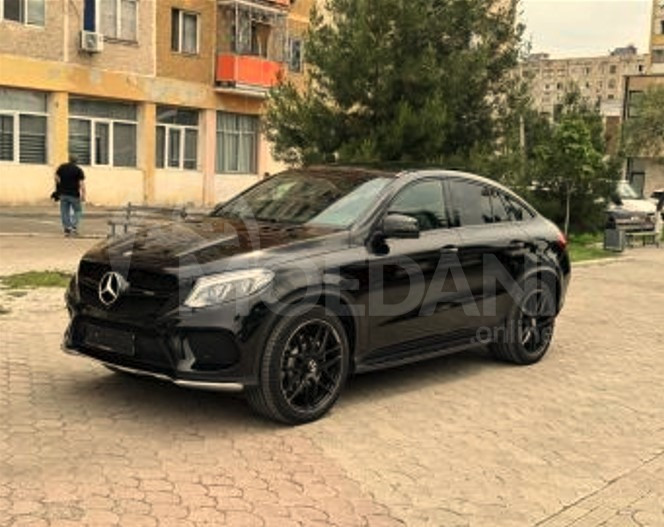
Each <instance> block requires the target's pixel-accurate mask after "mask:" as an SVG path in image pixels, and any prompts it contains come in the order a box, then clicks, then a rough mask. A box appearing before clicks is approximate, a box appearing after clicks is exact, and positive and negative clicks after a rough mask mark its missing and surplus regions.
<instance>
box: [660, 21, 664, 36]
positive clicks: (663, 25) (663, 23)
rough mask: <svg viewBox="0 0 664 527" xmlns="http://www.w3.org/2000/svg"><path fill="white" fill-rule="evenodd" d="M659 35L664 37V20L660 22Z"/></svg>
mask: <svg viewBox="0 0 664 527" xmlns="http://www.w3.org/2000/svg"><path fill="white" fill-rule="evenodd" d="M659 34H660V35H664V20H660V21H659Z"/></svg>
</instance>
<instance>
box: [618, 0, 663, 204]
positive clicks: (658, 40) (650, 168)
mask: <svg viewBox="0 0 664 527" xmlns="http://www.w3.org/2000/svg"><path fill="white" fill-rule="evenodd" d="M624 86H625V101H624V107H623V119H638V118H639V116H638V114H637V112H636V103H637V102H638V100H639V98H640V97H642V96H643V93H644V92H645V91H647V90H648V89H649V88H652V87H654V86H661V87H664V0H653V2H652V21H651V24H650V63H649V69H648V72H647V74H643V75H630V76H628V77H626V78H625V81H624ZM663 159H664V152H661V153H660V155H659V156H658V157H630V158H628V159H627V163H626V169H625V177H626V178H627V180H628V181H629V182H630V183H631V185H632V186H633V187H634V189H635V190H636V191H637V192H640V193H641V194H643V195H644V196H649V195H650V194H651V193H652V191H653V190H655V189H664V163H663V162H662V160H663Z"/></svg>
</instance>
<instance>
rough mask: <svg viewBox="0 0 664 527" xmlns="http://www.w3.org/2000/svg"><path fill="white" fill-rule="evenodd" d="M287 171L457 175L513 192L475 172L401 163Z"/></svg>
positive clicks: (388, 175)
mask: <svg viewBox="0 0 664 527" xmlns="http://www.w3.org/2000/svg"><path fill="white" fill-rule="evenodd" d="M289 172H302V173H315V174H320V175H321V176H326V177H335V176H344V177H348V176H352V175H358V176H361V177H388V178H410V179H419V178H420V177H427V176H437V177H440V176H444V177H457V178H463V179H467V180H471V181H475V182H477V183H482V184H485V185H491V186H493V187H496V188H499V189H501V190H504V191H506V192H509V193H510V194H513V193H514V192H513V191H512V190H510V189H509V188H507V187H505V186H504V185H501V184H500V183H498V182H497V181H495V180H493V179H489V178H485V177H482V176H478V175H477V174H472V173H470V172H464V171H461V170H448V169H444V168H403V165H400V166H399V167H395V166H390V165H389V164H387V165H385V166H382V165H379V166H378V168H376V167H374V166H362V165H313V166H307V167H303V168H298V169H294V170H291V171H289Z"/></svg>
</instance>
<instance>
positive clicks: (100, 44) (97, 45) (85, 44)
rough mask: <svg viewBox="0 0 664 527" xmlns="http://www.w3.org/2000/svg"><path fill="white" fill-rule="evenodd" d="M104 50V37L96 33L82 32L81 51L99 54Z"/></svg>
mask: <svg viewBox="0 0 664 527" xmlns="http://www.w3.org/2000/svg"><path fill="white" fill-rule="evenodd" d="M103 49H104V36H103V35H102V34H101V33H95V32H94V31H85V30H83V31H81V50H83V51H87V52H88V53H99V52H100V51H101V50H103Z"/></svg>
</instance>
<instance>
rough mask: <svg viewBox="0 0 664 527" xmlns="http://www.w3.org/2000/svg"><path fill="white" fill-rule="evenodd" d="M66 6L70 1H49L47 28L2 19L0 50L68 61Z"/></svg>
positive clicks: (0, 21) (37, 57) (47, 3)
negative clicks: (65, 44) (66, 50)
mask: <svg viewBox="0 0 664 527" xmlns="http://www.w3.org/2000/svg"><path fill="white" fill-rule="evenodd" d="M66 8H67V0H48V1H47V2H46V12H45V15H46V21H45V25H44V27H40V26H31V25H27V24H21V23H19V22H14V21H12V20H3V19H0V53H12V54H15V55H21V56H24V57H31V58H35V59H44V60H64V59H65V55H64V48H65V46H64V38H65V37H64V35H65V17H64V16H63V13H64V12H65V10H66Z"/></svg>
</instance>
